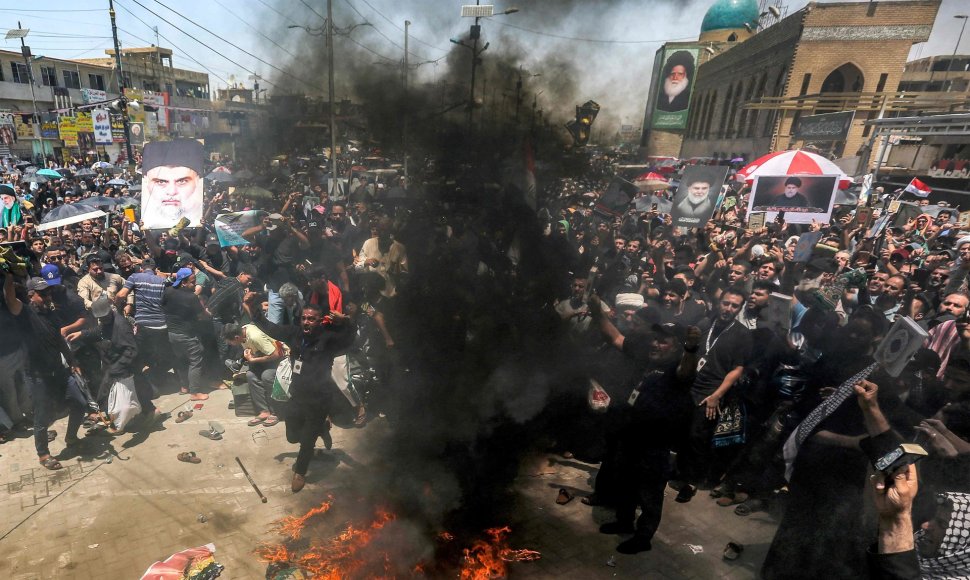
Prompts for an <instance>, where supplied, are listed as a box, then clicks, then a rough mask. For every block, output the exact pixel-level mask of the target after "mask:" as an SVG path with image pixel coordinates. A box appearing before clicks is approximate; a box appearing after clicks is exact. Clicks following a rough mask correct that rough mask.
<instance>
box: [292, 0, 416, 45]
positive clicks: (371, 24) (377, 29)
mask: <svg viewBox="0 0 970 580" xmlns="http://www.w3.org/2000/svg"><path fill="white" fill-rule="evenodd" d="M300 1H301V2H303V0H300ZM346 2H347V6H350V9H351V10H353V11H354V12H356V13H357V16H360V17H361V18H363V19H364V22H368V20H367V17H366V16H364V15H363V14H361V12H360V10H357V7H356V6H354V5H353V4H351V3H350V0H346ZM304 4H305V2H304ZM368 23H369V24H370V27H371V28H373V29H374V31H375V32H377V34H380V35H381V36H383V37H384V39H385V40H387V41H388V42H390V43H391V44H392V45H394V47H395V48H397V49H399V50H402V51H403V50H404V47H403V46H401V45H400V44H398V43H396V42H394V41H393V40H391V37H390V36H388V35H386V34H384V33H383V32H382V31H381V29H380V28H378V27H377V26H375V25H374V23H372V22H368ZM408 54H411V55H414V56H416V57H418V58H424V57H423V56H421V55H420V54H415V53H414V52H411V51H410V50H409V51H408Z"/></svg>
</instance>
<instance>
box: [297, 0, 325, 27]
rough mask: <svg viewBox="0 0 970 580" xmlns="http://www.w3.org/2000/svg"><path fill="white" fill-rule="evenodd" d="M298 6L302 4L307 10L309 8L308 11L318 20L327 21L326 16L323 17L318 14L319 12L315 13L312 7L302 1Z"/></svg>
mask: <svg viewBox="0 0 970 580" xmlns="http://www.w3.org/2000/svg"><path fill="white" fill-rule="evenodd" d="M300 4H303V5H304V6H306V7H307V8H309V9H310V12H313V13H314V14H316V15H317V16H318V17H319V18H320V20H323V21H324V22H326V21H327V17H326V16H324V15H323V14H320V13H319V12H317V11H316V10H314V9H313V6H310V5H309V4H307V3H306V2H305V1H304V0H300Z"/></svg>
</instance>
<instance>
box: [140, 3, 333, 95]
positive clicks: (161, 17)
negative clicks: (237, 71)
mask: <svg viewBox="0 0 970 580" xmlns="http://www.w3.org/2000/svg"><path fill="white" fill-rule="evenodd" d="M131 1H132V2H134V3H135V4H137V5H139V6H141V7H142V8H143V9H144V10H147V11H148V12H150V13H152V14H154V15H155V16H156V17H157V18H159V19H161V20H162V21H163V22H165V23H167V24H169V25H170V26H173V27H174V28H175V29H176V30H178V31H179V32H181V33H182V34H186V35H188V36H190V37H191V38H192V40H195V41H196V42H198V43H199V44H201V45H203V46H205V47H206V48H208V49H209V50H211V51H213V52H216V53H217V54H219V55H220V56H222V57H223V58H225V59H226V60H230V59H229V58H228V57H226V56H225V55H223V54H222V53H221V52H219V51H217V50H216V49H214V48H212V47H211V46H209V45H208V44H205V43H204V42H202V41H201V40H199V39H197V38H195V37H194V36H191V35H189V33H187V32H186V31H184V30H182V29H181V28H179V27H178V26H176V25H175V24H173V23H172V22H171V21H169V20H166V19H165V18H164V17H163V16H161V15H160V14H158V13H157V12H155V11H153V10H152V9H150V8H148V7H147V6H145V5H144V4H142V3H141V2H139V1H138V0H131ZM155 3H156V4H158V5H160V6H162V7H163V8H165V9H167V10H168V11H170V12H173V13H175V14H176V15H177V16H179V17H181V18H182V19H183V20H185V21H187V22H190V23H192V24H194V25H195V26H197V27H198V28H201V29H202V30H204V31H206V32H208V33H209V34H211V35H212V36H214V37H216V38H218V39H220V40H222V41H223V42H225V43H226V44H228V45H229V46H232V47H233V48H235V49H237V50H239V51H241V52H243V53H245V54H247V55H249V56H251V57H253V58H255V59H256V60H258V61H259V62H261V63H263V64H265V65H266V66H268V67H270V68H272V69H273V70H275V71H278V72H280V73H282V74H284V75H286V76H288V77H291V78H293V79H294V80H297V81H299V82H301V83H303V84H305V85H306V86H308V87H310V88H312V89H318V90H322V88H321V87H318V86H316V85H314V84H313V83H311V82H310V81H307V80H305V79H302V78H300V77H298V76H296V75H295V74H293V73H291V72H289V71H287V70H285V69H281V68H280V67H278V66H276V65H275V64H273V63H271V62H269V61H267V60H264V59H262V58H260V57H258V56H256V55H255V54H253V53H251V52H249V51H248V50H246V49H244V48H242V47H240V46H238V45H236V44H234V43H232V42H229V41H228V40H226V39H224V38H222V37H220V36H219V35H218V34H216V33H214V32H212V31H211V30H209V29H208V28H206V27H205V26H202V25H201V24H199V23H198V22H195V21H194V20H192V19H191V18H189V17H187V16H183V15H182V14H179V13H178V12H177V11H175V10H173V9H172V8H169V7H168V6H166V5H165V4H163V3H162V2H159V1H158V0H155ZM230 62H233V61H230ZM233 64H235V65H236V66H239V67H240V68H242V69H243V70H245V71H247V72H249V73H251V74H254V75H255V74H258V73H257V72H256V71H253V70H249V69H248V68H246V67H244V66H242V65H240V64H239V63H237V62H233Z"/></svg>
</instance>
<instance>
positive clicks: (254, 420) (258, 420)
mask: <svg viewBox="0 0 970 580" xmlns="http://www.w3.org/2000/svg"><path fill="white" fill-rule="evenodd" d="M266 419H269V417H253V418H252V419H250V420H249V421H248V422H247V423H246V424H247V425H249V426H250V427H255V426H256V425H262V424H263V422H264V421H266Z"/></svg>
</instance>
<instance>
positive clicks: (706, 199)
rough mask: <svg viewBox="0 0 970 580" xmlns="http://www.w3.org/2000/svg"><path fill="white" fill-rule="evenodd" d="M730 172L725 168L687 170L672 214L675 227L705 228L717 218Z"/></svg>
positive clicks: (693, 166)
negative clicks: (720, 198) (711, 220)
mask: <svg viewBox="0 0 970 580" xmlns="http://www.w3.org/2000/svg"><path fill="white" fill-rule="evenodd" d="M727 170H728V168H727V166H724V165H691V166H690V167H688V168H687V169H685V170H684V176H683V177H682V178H681V180H680V185H678V186H677V194H676V195H674V199H673V204H674V205H673V208H672V209H671V211H670V213H671V214H672V216H673V220H674V225H675V226H679V227H684V228H701V227H704V225H705V224H706V223H707V221H708V220H709V219H711V216H713V215H714V208H715V206H716V204H717V198H718V196H720V195H721V186H722V185H723V184H724V178H725V177H726V176H727Z"/></svg>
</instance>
